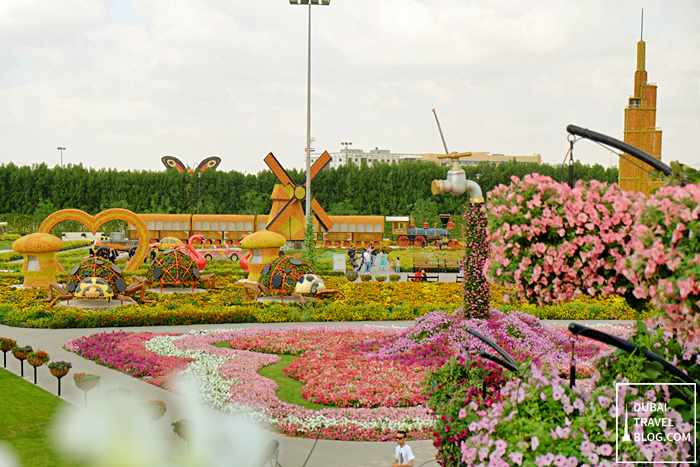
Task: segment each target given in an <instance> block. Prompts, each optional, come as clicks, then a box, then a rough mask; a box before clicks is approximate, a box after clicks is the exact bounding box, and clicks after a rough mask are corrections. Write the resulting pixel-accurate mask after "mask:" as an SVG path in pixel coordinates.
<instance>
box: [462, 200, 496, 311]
mask: <svg viewBox="0 0 700 467" xmlns="http://www.w3.org/2000/svg"><path fill="white" fill-rule="evenodd" d="M464 220H465V228H464V259H463V260H462V266H463V268H464V278H463V282H464V288H463V295H464V316H465V317H466V318H488V316H489V304H490V302H491V287H490V286H489V283H488V282H487V280H486V275H485V274H484V266H485V265H486V260H487V259H488V257H489V254H490V253H491V247H490V243H489V234H488V229H487V225H488V222H487V219H486V212H485V211H484V205H483V203H474V204H470V205H466V206H465V207H464Z"/></svg>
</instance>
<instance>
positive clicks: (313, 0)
mask: <svg viewBox="0 0 700 467" xmlns="http://www.w3.org/2000/svg"><path fill="white" fill-rule="evenodd" d="M289 4H290V5H302V6H304V5H309V35H308V37H309V39H308V55H309V59H308V64H307V70H306V225H308V224H309V219H310V213H311V6H312V5H330V4H331V0H289Z"/></svg>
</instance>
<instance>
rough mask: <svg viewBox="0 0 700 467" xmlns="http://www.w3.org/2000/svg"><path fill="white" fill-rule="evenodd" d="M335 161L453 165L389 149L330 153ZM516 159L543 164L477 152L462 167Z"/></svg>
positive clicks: (537, 160)
mask: <svg viewBox="0 0 700 467" xmlns="http://www.w3.org/2000/svg"><path fill="white" fill-rule="evenodd" d="M329 154H330V156H331V158H332V159H333V160H332V161H331V162H330V163H329V164H328V167H331V168H337V167H340V166H341V165H346V164H347V163H348V161H351V162H353V163H354V164H355V165H357V166H361V165H362V164H363V163H366V164H367V165H370V166H371V165H372V164H375V163H388V164H394V163H398V162H401V161H412V162H432V163H434V164H438V165H442V166H449V165H450V164H451V162H450V160H449V159H438V157H437V156H438V154H408V153H392V152H391V151H390V150H389V149H379V148H375V149H370V150H369V151H368V152H364V151H363V150H362V149H350V148H347V149H345V148H344V149H341V150H340V151H338V152H332V153H329ZM320 156H321V154H311V163H312V164H313V163H314V162H316V159H318V158H319V157H320ZM513 159H515V161H516V162H520V163H526V162H535V163H537V164H541V163H542V156H541V155H540V154H533V155H532V156H507V155H505V154H490V153H488V152H475V153H473V154H472V155H471V156H470V157H465V158H464V159H462V160H460V161H459V162H460V164H462V165H470V164H473V165H477V164H479V163H481V162H489V163H491V164H499V163H501V162H508V161H510V160H513Z"/></svg>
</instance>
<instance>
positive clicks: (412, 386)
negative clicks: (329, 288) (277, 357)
mask: <svg viewBox="0 0 700 467" xmlns="http://www.w3.org/2000/svg"><path fill="white" fill-rule="evenodd" d="M370 329H371V328H370ZM267 331H268V332H266V333H265V334H262V335H260V334H257V333H256V334H255V335H253V336H251V337H239V338H237V339H235V340H232V341H231V342H230V343H229V344H230V345H231V347H234V348H241V349H250V350H258V351H263V352H270V351H273V350H272V349H276V350H275V351H274V352H275V353H292V354H295V355H301V356H302V357H301V358H299V359H297V360H295V361H294V362H293V363H292V364H291V365H289V366H288V367H287V368H285V370H284V374H285V375H286V376H289V377H291V378H294V379H297V380H299V381H303V382H304V383H305V384H304V386H302V390H301V394H302V396H304V397H305V398H306V399H308V400H309V401H311V402H315V403H319V404H326V405H334V406H338V407H379V406H384V407H399V406H413V405H418V404H420V403H423V402H424V400H425V399H424V397H423V396H422V395H421V383H422V381H423V378H424V377H425V370H426V368H425V366H423V365H421V364H420V363H418V362H415V363H413V364H401V363H398V362H394V361H391V360H388V359H377V358H368V357H366V356H364V355H359V354H358V353H357V351H353V350H354V349H353V348H352V347H353V345H355V344H357V343H360V342H364V341H366V340H370V341H376V340H378V339H382V338H385V337H386V336H387V335H388V336H391V335H395V334H398V330H397V331H391V330H388V331H387V330H374V331H368V330H365V329H363V330H361V331H358V330H357V328H347V327H342V328H318V327H312V328H308V327H304V328H285V329H275V330H274V331H273V330H267ZM270 331H273V332H270ZM339 382H342V383H340V384H339Z"/></svg>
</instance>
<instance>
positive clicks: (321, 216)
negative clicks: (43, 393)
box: [311, 198, 335, 232]
mask: <svg viewBox="0 0 700 467" xmlns="http://www.w3.org/2000/svg"><path fill="white" fill-rule="evenodd" d="M311 209H313V211H314V214H315V215H316V219H318V223H319V224H321V227H323V230H325V231H326V232H328V231H329V230H331V229H332V228H333V224H335V222H333V221H332V220H331V218H330V217H329V216H328V214H326V211H324V210H323V208H322V207H321V205H320V204H319V203H318V201H316V199H315V198H314V199H312V200H311Z"/></svg>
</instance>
